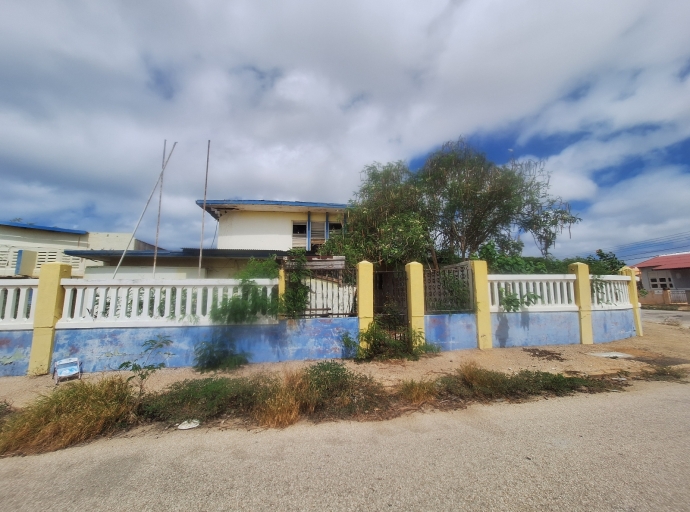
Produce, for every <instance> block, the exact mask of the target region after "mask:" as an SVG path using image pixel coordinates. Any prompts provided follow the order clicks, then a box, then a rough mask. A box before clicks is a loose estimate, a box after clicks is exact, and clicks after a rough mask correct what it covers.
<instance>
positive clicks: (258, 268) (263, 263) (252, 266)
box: [236, 256, 280, 279]
mask: <svg viewBox="0 0 690 512" xmlns="http://www.w3.org/2000/svg"><path fill="white" fill-rule="evenodd" d="M279 270H280V267H279V265H278V262H277V261H276V257H275V256H273V257H271V258H267V259H262V260H257V259H255V258H250V259H249V261H248V262H247V265H246V266H245V267H244V268H243V269H242V270H240V271H239V272H238V273H237V276H236V277H237V279H275V278H277V277H278V271H279Z"/></svg>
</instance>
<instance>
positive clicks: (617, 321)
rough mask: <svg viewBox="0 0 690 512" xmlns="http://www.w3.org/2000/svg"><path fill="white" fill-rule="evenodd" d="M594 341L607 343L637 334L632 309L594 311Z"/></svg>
mask: <svg viewBox="0 0 690 512" xmlns="http://www.w3.org/2000/svg"><path fill="white" fill-rule="evenodd" d="M592 335H593V337H594V343H607V342H609V341H616V340H622V339H625V338H631V337H633V336H636V335H637V333H636V332H635V317H634V313H633V310H632V309H613V310H608V311H592Z"/></svg>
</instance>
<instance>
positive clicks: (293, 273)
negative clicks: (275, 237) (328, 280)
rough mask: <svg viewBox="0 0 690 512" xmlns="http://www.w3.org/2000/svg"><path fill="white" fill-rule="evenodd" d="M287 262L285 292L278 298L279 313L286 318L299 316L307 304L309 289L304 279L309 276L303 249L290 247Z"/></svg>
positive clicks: (302, 313)
mask: <svg viewBox="0 0 690 512" xmlns="http://www.w3.org/2000/svg"><path fill="white" fill-rule="evenodd" d="M288 255H289V258H290V259H289V263H288V268H287V269H286V272H285V293H284V294H283V296H282V297H281V299H280V306H279V310H280V313H281V314H283V315H285V316H286V317H287V318H300V317H301V316H303V315H304V312H305V310H306V309H307V306H308V305H309V294H310V293H311V289H310V288H309V286H307V285H306V284H305V283H304V280H305V279H307V278H309V277H310V276H311V272H310V271H309V269H307V256H306V253H305V251H304V249H290V250H289V251H288Z"/></svg>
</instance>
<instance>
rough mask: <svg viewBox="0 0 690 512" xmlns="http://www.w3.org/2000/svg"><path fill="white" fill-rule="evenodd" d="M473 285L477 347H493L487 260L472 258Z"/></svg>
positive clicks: (484, 348) (483, 348)
mask: <svg viewBox="0 0 690 512" xmlns="http://www.w3.org/2000/svg"><path fill="white" fill-rule="evenodd" d="M470 265H471V266H472V286H474V290H473V291H474V314H475V318H476V319H477V348H478V349H481V350H487V349H490V348H493V338H492V336H491V310H490V309H489V308H490V302H489V269H488V267H487V265H486V261H482V260H472V261H471V262H470Z"/></svg>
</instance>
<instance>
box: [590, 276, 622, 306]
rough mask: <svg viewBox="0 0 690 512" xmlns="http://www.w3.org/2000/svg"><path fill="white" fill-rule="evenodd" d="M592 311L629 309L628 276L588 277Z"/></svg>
mask: <svg viewBox="0 0 690 512" xmlns="http://www.w3.org/2000/svg"><path fill="white" fill-rule="evenodd" d="M589 282H590V287H591V290H592V309H630V308H631V307H632V304H631V303H630V293H629V292H628V283H629V282H630V276H594V275H592V276H589Z"/></svg>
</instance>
